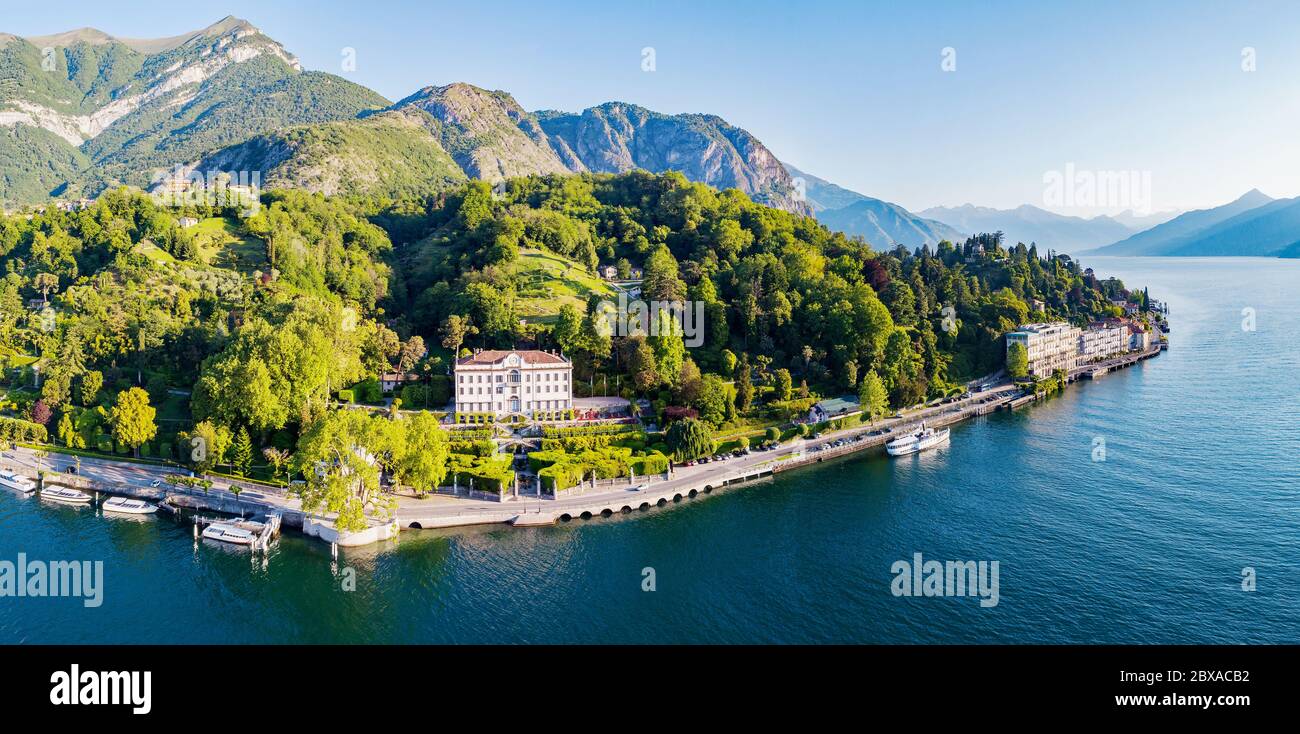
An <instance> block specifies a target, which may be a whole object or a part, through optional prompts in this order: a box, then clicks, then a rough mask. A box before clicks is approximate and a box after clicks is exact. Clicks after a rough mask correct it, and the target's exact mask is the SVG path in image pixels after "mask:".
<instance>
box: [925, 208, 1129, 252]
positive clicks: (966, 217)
mask: <svg viewBox="0 0 1300 734" xmlns="http://www.w3.org/2000/svg"><path fill="white" fill-rule="evenodd" d="M920 214H921V216H923V217H929V218H931V219H937V220H938V221H940V222H944V223H945V224H949V225H951V226H953V227H956V228H957V229H960V230H962V231H964V232H998V231H1000V232H1002V233H1003V234H1004V235H1005V236H1006V241H1007V242H1012V243H1015V242H1023V243H1025V244H1029V243H1031V242H1032V243H1037V245H1038V247H1039V249H1052V250H1056V251H1059V252H1078V251H1081V250H1086V249H1089V248H1093V247H1098V246H1100V245H1104V244H1106V243H1109V242H1114V241H1115V240H1117V239H1119V238H1121V237H1127V236H1128V235H1129V234H1131V233H1132V230H1131V229H1129V228H1128V227H1126V226H1125V225H1124V224H1122V223H1121V222H1119V221H1116V220H1115V219H1112V218H1110V217H1108V216H1105V215H1102V216H1097V217H1093V218H1091V219H1084V218H1083V217H1069V216H1065V215H1062V214H1056V213H1054V212H1049V211H1047V210H1045V209H1040V208H1038V207H1036V206H1030V205H1029V204H1025V205H1022V206H1018V207H1016V208H1015V209H992V208H989V207H983V206H974V205H972V204H966V205H964V206H958V207H943V206H938V207H932V208H930V209H926V210H924V211H922V212H920Z"/></svg>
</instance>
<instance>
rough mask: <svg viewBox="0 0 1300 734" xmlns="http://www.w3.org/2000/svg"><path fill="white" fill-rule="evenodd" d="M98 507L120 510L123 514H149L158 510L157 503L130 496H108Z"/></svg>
mask: <svg viewBox="0 0 1300 734" xmlns="http://www.w3.org/2000/svg"><path fill="white" fill-rule="evenodd" d="M100 507H102V508H104V511H105V512H120V513H122V514H124V515H149V514H152V513H154V512H157V511H158V505H151V504H149V503H148V502H145V501H144V500H137V499H132V498H130V497H110V498H109V499H107V500H104V504H102V505H100Z"/></svg>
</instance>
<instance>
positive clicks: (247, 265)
mask: <svg viewBox="0 0 1300 734" xmlns="http://www.w3.org/2000/svg"><path fill="white" fill-rule="evenodd" d="M189 231H190V232H192V233H193V234H194V241H195V244H196V245H198V248H199V254H200V257H201V258H202V260H203V262H205V263H207V264H208V265H214V266H217V267H222V268H231V269H235V270H239V271H241V272H245V273H251V272H252V271H254V270H264V269H266V267H267V262H266V244H265V243H264V242H262V241H261V240H259V239H257V238H255V237H248V236H245V235H244V234H242V233H241V232H240V231H239V225H238V224H237V223H236V222H234V221H233V220H231V219H227V218H225V217H210V218H208V219H204V220H202V221H201V222H199V223H198V224H196V225H194V226H193V227H191V228H190V229H189ZM163 254H166V253H163Z"/></svg>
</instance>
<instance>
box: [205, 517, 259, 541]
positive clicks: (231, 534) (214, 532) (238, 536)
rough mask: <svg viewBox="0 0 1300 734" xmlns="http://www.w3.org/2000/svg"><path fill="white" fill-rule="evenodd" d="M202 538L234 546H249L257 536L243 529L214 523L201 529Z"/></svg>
mask: <svg viewBox="0 0 1300 734" xmlns="http://www.w3.org/2000/svg"><path fill="white" fill-rule="evenodd" d="M203 537H205V538H207V539H208V540H219V541H221V542H223V543H233V544H235V545H251V544H252V542H253V539H254V538H255V537H257V536H255V535H253V534H252V533H250V532H249V531H247V530H245V529H243V528H238V527H235V526H234V525H227V524H226V523H221V522H215V523H212V524H211V525H209V526H207V527H206V528H204V529H203Z"/></svg>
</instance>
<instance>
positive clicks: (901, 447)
mask: <svg viewBox="0 0 1300 734" xmlns="http://www.w3.org/2000/svg"><path fill="white" fill-rule="evenodd" d="M949 433H950V431H949V429H947V428H944V429H942V430H938V431H936V430H934V429H933V428H926V427H925V424H924V423H922V424H921V429H920V430H919V431H917V432H915V433H909V434H908V435H906V436H900V437H898V438H896V439H894V440H893V441H890V442H889V443H887V444H885V451H887V452H889V455H890V456H907V455H909V454H916V453H920V452H922V451H925V450H926V449H931V448H934V447H935V446H939V445H940V444H944V443H947V441H948V435H949Z"/></svg>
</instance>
